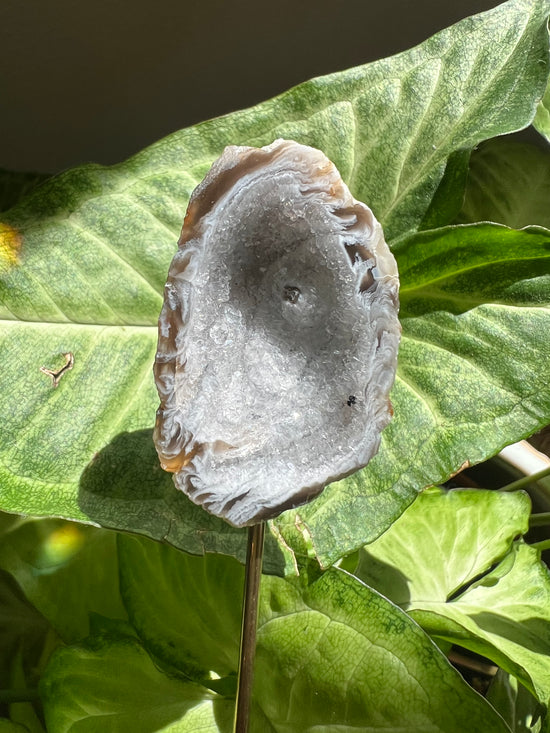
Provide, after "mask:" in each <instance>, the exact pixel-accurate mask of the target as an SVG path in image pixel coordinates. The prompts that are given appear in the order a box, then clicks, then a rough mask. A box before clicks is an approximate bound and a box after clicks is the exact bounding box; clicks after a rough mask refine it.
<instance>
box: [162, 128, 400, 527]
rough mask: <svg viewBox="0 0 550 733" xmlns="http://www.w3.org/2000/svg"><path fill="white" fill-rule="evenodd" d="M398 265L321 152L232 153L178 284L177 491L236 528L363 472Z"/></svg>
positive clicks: (380, 416) (171, 353) (168, 339)
mask: <svg viewBox="0 0 550 733" xmlns="http://www.w3.org/2000/svg"><path fill="white" fill-rule="evenodd" d="M398 287H399V281H398V275H397V267H396V263H395V260H394V258H393V256H392V254H391V252H390V250H389V248H388V246H387V245H386V243H385V241H384V236H383V232H382V228H381V226H380V224H379V223H378V222H377V221H376V219H375V218H374V215H373V214H372V212H371V210H370V209H369V208H368V207H367V206H365V205H364V204H362V203H360V202H358V201H356V200H355V199H354V198H353V197H352V196H351V194H350V192H349V190H348V188H347V186H346V185H345V184H344V182H343V181H342V179H341V177H340V175H339V173H338V171H337V170H336V168H335V167H334V165H333V164H332V163H331V162H330V161H329V160H328V158H326V156H325V155H324V154H323V153H321V152H320V151H319V150H315V149H314V148H310V147H306V146H304V145H299V144H298V143H295V142H292V141H288V140H276V141H275V142H274V143H273V144H271V145H268V146H267V147H264V148H259V149H257V148H250V147H235V146H230V147H227V148H226V149H225V151H224V152H223V154H222V156H221V157H220V158H219V159H218V160H217V161H216V162H215V163H214V165H213V166H212V168H211V170H210V172H209V173H208V174H207V176H206V178H205V179H204V180H203V181H202V183H200V184H199V186H198V187H197V188H196V189H195V191H194V192H193V194H192V196H191V200H190V202H189V207H188V210H187V214H186V217H185V221H184V225H183V230H182V233H181V237H180V240H179V249H178V252H177V253H176V255H175V256H174V259H173V260H172V264H171V266H170V270H169V273H168V280H167V283H166V289H165V295H164V306H163V308H162V312H161V315H160V320H159V341H158V353H157V356H156V362H155V379H156V383H157V388H158V392H159V396H160V400H161V404H160V408H159V410H158V412H157V421H156V427H155V433H154V439H155V443H156V447H157V451H158V453H159V457H160V461H161V464H162V466H163V468H164V469H166V470H167V471H173V472H174V474H175V475H174V481H175V484H176V487H177V488H178V489H181V490H182V491H183V492H184V493H185V494H187V496H189V497H190V498H191V499H192V500H193V501H194V502H195V503H197V504H201V505H202V506H203V507H204V508H205V509H207V510H208V511H209V512H211V513H213V514H216V515H218V516H220V517H223V518H224V519H226V520H227V521H228V522H230V523H231V524H232V525H235V526H237V527H241V526H244V525H247V524H253V523H255V522H258V521H260V520H262V519H266V518H271V517H274V516H276V515H278V514H279V513H281V512H282V511H284V510H285V509H288V508H290V507H295V506H298V505H300V504H303V503H304V502H306V501H309V500H310V499H312V498H313V497H315V496H316V495H317V494H319V493H320V492H321V491H322V489H323V488H324V486H326V485H327V484H328V483H330V482H331V481H335V480H337V479H341V478H343V477H345V476H348V475H349V474H351V473H353V472H354V471H357V470H358V469H359V468H362V467H363V466H365V465H366V464H367V463H368V461H369V460H370V459H371V458H372V456H373V455H374V454H375V453H376V451H377V450H378V446H379V443H380V433H381V431H382V429H383V428H384V427H385V425H386V424H387V423H388V421H389V419H390V417H391V404H390V401H389V397H388V395H389V391H390V388H391V386H392V384H393V381H394V376H395V369H396V359H397V348H398V343H399V335H400V327H399V322H398V318H397V312H398Z"/></svg>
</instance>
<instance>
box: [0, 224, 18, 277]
mask: <svg viewBox="0 0 550 733" xmlns="http://www.w3.org/2000/svg"><path fill="white" fill-rule="evenodd" d="M22 239H23V238H22V237H21V234H20V233H19V232H18V231H17V229H14V228H13V227H10V225H9V224H3V223H2V222H0V274H2V273H3V272H6V271H7V270H9V269H10V267H13V266H14V265H16V264H17V260H18V255H19V250H20V249H21V242H22Z"/></svg>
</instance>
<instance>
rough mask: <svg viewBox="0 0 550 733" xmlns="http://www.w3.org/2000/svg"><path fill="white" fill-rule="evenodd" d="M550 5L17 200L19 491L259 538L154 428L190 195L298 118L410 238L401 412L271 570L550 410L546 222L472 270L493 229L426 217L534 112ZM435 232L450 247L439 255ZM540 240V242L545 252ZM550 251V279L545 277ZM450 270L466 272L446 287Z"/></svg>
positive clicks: (162, 531) (10, 453) (371, 519)
mask: <svg viewBox="0 0 550 733" xmlns="http://www.w3.org/2000/svg"><path fill="white" fill-rule="evenodd" d="M548 12H549V4H548V3H547V2H546V1H544V2H535V0H513V1H512V2H509V3H505V4H504V5H502V6H499V7H497V8H495V9H494V10H492V11H489V12H488V13H484V14H481V15H479V16H475V17H474V18H469V19H467V20H465V21H463V22H462V23H459V24H458V25H456V26H453V27H452V28H450V29H447V30H445V31H442V32H441V33H440V34H438V35H437V36H435V37H434V38H432V39H430V40H428V41H427V42H426V43H424V44H422V45H421V46H419V47H417V48H415V49H412V50H410V51H407V52H405V53H403V54H399V55H398V56H395V57H393V58H391V59H385V60H382V61H380V62H376V63H374V64H369V65H367V66H364V67H359V68H357V69H351V70H349V71H346V72H341V73H339V74H334V75H331V76H328V77H324V78H322V79H317V80H313V81H311V82H307V83H306V84H304V85H301V86H300V87H297V88H296V89H293V90H291V91H289V92H287V93H286V94H284V95H282V96H281V97H278V98H276V99H274V100H271V101H268V102H265V103H264V104H262V105H259V106H258V107H255V108H253V109H250V110H245V111H243V112H238V113H235V114H233V115H230V116H227V117H224V118H220V119H217V120H213V121H210V122H207V123H204V124H201V125H198V126H196V127H194V128H190V129H188V130H183V131H181V132H179V133H176V134H174V135H172V136H171V137H169V138H167V139H166V140H164V141H161V142H160V143H158V144H157V145H155V146H153V147H151V148H149V149H148V150H145V151H144V152H143V153H141V154H140V155H138V156H136V157H135V158H133V159H131V160H130V161H128V162H127V163H124V164H121V165H120V166H115V167H113V168H111V169H105V168H101V167H99V166H87V167H84V168H79V169H76V170H74V171H69V172H67V173H65V174H62V175H60V176H58V177H56V178H55V179H52V180H50V181H46V182H45V183H44V184H43V185H41V186H40V187H39V188H38V189H37V190H36V191H35V192H34V193H31V194H30V195H29V196H28V197H27V198H26V199H25V200H24V201H23V202H21V203H20V204H19V206H18V207H17V208H15V209H13V210H11V211H10V212H9V213H6V214H5V215H4V216H3V217H2V224H1V225H0V237H1V240H2V246H1V247H0V258H1V259H2V273H3V274H2V276H1V282H0V302H1V306H0V318H1V319H2V320H1V332H0V348H1V349H2V355H3V363H4V364H6V365H7V367H6V368H5V369H3V370H2V373H1V374H0V410H1V412H2V414H3V416H4V426H3V428H4V440H3V443H2V448H1V456H0V458H1V469H0V478H1V489H0V506H1V507H2V508H4V509H5V510H7V511H12V512H20V513H27V514H35V515H48V514H52V515H57V516H65V517H70V518H74V519H78V520H81V521H94V522H99V523H101V524H104V525H105V526H109V527H116V528H120V529H128V530H131V531H135V532H141V533H144V534H148V535H151V536H154V537H157V538H161V539H166V540H167V541H168V542H170V543H172V544H174V545H176V546H178V547H180V548H183V549H186V550H188V551H190V552H194V553H201V552H204V551H219V552H225V553H229V554H235V555H236V556H238V557H240V558H241V559H242V558H243V557H244V538H243V535H242V533H240V532H237V531H235V530H232V529H231V528H229V527H227V525H225V524H224V523H223V522H221V521H217V520H214V519H213V518H212V517H209V516H207V515H205V514H204V512H201V511H200V510H198V509H197V508H196V507H195V506H194V505H192V504H190V502H188V501H187V500H185V498H184V497H183V496H181V495H179V494H177V492H175V490H174V489H173V487H172V484H171V479H170V477H167V476H165V475H164V474H162V472H161V471H160V469H159V468H158V463H157V459H156V456H155V453H154V450H153V448H152V444H151V432H150V429H151V426H152V422H153V419H154V412H155V408H156V406H157V403H158V400H157V397H156V393H155V389H154V386H153V381H152V375H151V366H152V362H153V358H154V353H155V343H156V320H157V316H158V313H159V310H160V305H161V293H162V289H163V286H164V281H165V277H166V271H167V267H168V263H169V261H170V258H171V256H172V254H173V252H174V249H175V241H176V238H177V232H178V230H179V227H180V226H181V221H182V219H183V214H184V211H185V206H186V203H187V200H188V197H189V194H190V192H191V190H192V189H193V187H194V186H195V185H196V183H197V182H198V181H199V180H200V179H201V178H202V176H203V175H204V173H205V172H206V170H207V169H208V167H209V165H210V164H211V162H212V161H213V159H214V158H215V157H216V156H217V155H218V154H219V153H220V152H221V150H222V148H223V147H224V145H226V144H227V143H233V144H234V143H247V144H253V145H261V144H263V143H268V142H271V141H272V140H273V139H274V138H275V137H277V136H285V137H292V138H295V139H297V140H298V141H300V142H304V143H307V144H310V145H314V146H317V147H319V148H321V149H322V150H323V151H324V152H325V153H326V154H327V155H328V156H329V157H330V158H331V159H332V160H333V161H334V162H335V163H336V165H337V166H338V168H339V169H340V171H341V173H342V175H343V177H344V179H345V180H346V182H347V183H348V184H349V185H350V188H351V190H352V192H353V193H354V195H355V196H356V197H357V198H360V199H364V200H365V201H366V202H367V203H368V204H369V205H370V206H371V207H372V208H373V210H374V212H375V213H376V215H377V217H378V218H379V219H381V221H382V223H383V225H384V226H385V230H386V235H387V236H388V237H389V238H390V240H392V239H393V240H395V239H396V238H397V237H401V240H400V242H399V243H398V245H396V246H395V252H396V256H397V257H398V259H399V265H400V267H401V270H402V285H403V334H404V338H403V345H402V349H401V356H400V365H399V378H398V381H397V384H396V387H395V390H394V393H393V402H394V409H395V419H394V421H393V423H392V425H391V426H390V427H389V428H388V429H387V430H386V431H385V434H384V438H383V448H382V450H381V452H380V454H379V455H378V456H377V458H376V459H375V460H374V461H373V462H372V463H371V464H370V466H369V468H368V469H367V470H366V471H365V472H362V473H359V474H356V475H355V476H353V477H351V478H350V479H347V480H346V481H344V482H341V483H339V484H334V485H332V486H331V487H329V489H328V490H327V491H326V492H325V494H324V495H323V497H322V499H321V500H319V501H318V502H316V503H314V504H312V505H310V506H309V507H307V508H306V509H304V510H301V511H300V512H299V513H298V514H295V513H292V512H291V513H288V514H286V515H284V516H283V517H282V518H281V520H279V521H278V522H277V524H276V525H275V526H274V527H273V538H275V539H273V538H272V540H271V543H270V544H268V547H267V567H268V568H270V569H271V571H273V572H279V573H282V572H283V571H284V570H285V569H286V570H287V571H288V570H289V569H290V570H291V571H292V570H293V569H294V565H293V558H292V553H291V552H289V549H288V548H289V546H290V547H291V548H292V549H293V551H294V552H295V553H300V552H302V551H304V552H306V553H307V552H308V547H309V548H310V549H311V548H313V549H312V551H314V552H316V553H317V555H318V557H319V558H320V560H321V562H322V563H323V564H325V565H326V564H329V563H330V562H332V561H333V560H334V559H336V558H337V557H339V556H341V555H342V554H344V553H347V552H349V551H351V550H353V549H355V548H357V547H359V546H360V545H362V544H363V543H365V542H367V541H369V540H371V539H373V538H375V537H376V536H378V535H379V534H380V533H381V532H382V531H383V530H384V529H385V528H386V527H387V526H388V525H389V524H390V523H391V522H392V521H393V519H395V517H396V516H398V515H399V514H400V513H401V511H402V510H403V509H404V508H405V507H406V506H407V505H408V504H409V503H410V502H411V500H412V499H413V497H414V495H415V493H416V491H417V490H418V489H419V488H422V487H423V486H426V485H428V484H430V483H433V482H434V481H440V480H442V479H443V478H445V477H446V476H447V475H449V473H451V472H452V471H455V470H456V469H457V468H458V467H459V466H460V465H461V464H462V463H464V462H465V461H470V462H475V461H480V460H483V459H485V458H486V457H487V456H488V455H491V454H493V453H495V452H496V451H497V450H498V449H499V448H501V447H502V446H503V445H504V444H506V443H509V442H511V441H514V440H517V439H518V438H520V437H523V436H524V435H526V434H528V433H530V432H533V431H534V430H536V429H537V428H538V427H539V426H541V425H542V424H544V423H545V422H547V421H548V417H549V414H550V410H549V402H550V395H549V394H548V387H547V384H546V383H545V379H544V378H543V375H542V374H541V364H543V363H545V360H546V361H548V348H549V347H548V339H547V337H546V334H547V332H548V328H549V325H548V324H549V322H548V310H547V309H546V307H545V304H547V303H548V302H549V301H550V295H549V289H548V280H547V278H545V277H544V274H545V273H547V263H548V249H547V246H548V239H547V238H545V237H547V235H545V234H544V233H539V234H538V235H537V236H538V239H537V241H536V243H535V239H536V237H535V236H534V235H531V234H525V235H519V234H518V235H517V237H518V238H517V239H514V236H516V235H511V234H508V233H503V231H502V230H498V231H497V230H495V231H493V232H487V231H486V230H485V229H483V231H482V233H483V237H485V235H487V236H488V237H489V238H490V241H491V242H493V243H495V246H496V247H497V248H498V247H501V248H502V247H503V246H504V243H506V244H507V245H508V255H507V262H506V263H505V265H503V264H502V263H501V262H500V261H499V260H498V259H495V258H493V259H489V261H488V262H486V263H485V265H484V267H485V269H484V278H483V279H482V278H476V277H473V278H472V279H470V278H468V277H466V278H465V279H463V280H461V279H460V277H459V275H460V274H461V273H462V272H463V269H464V262H465V258H466V260H467V259H468V256H470V255H472V256H473V257H474V260H475V250H476V246H475V245H476V244H477V243H479V241H480V240H481V234H479V233H478V234H476V231H475V230H474V229H473V228H472V229H469V230H467V231H466V230H462V229H460V230H449V229H444V230H438V232H436V233H435V234H434V233H433V232H432V233H424V234H422V235H417V236H415V237H413V238H412V239H411V238H410V237H407V235H409V234H410V233H411V232H414V230H415V229H417V228H418V226H420V224H421V223H422V222H423V221H424V219H425V216H426V213H427V212H428V210H429V209H430V207H431V205H432V201H433V197H434V194H435V192H436V190H438V186H439V185H440V183H441V181H442V176H443V174H444V172H445V171H446V169H447V161H448V158H449V156H453V155H454V154H455V152H456V151H458V150H464V149H468V148H471V147H472V146H473V145H475V144H476V143H477V142H479V141H480V140H482V139H484V138H487V137H489V136H491V135H496V134H501V133H504V132H507V131H510V130H513V129H517V128H518V127H522V126H524V125H526V124H528V123H529V122H530V120H531V118H532V116H533V114H534V110H535V105H536V103H537V100H538V99H539V98H540V96H541V94H542V92H543V89H544V85H545V83H546V76H547V58H548V38H547V30H546V17H547V15H548ZM503 99H506V105H503V104H502V100H503ZM451 178H452V177H451ZM451 189H453V191H454V193H456V185H451ZM448 190H450V189H448ZM453 195H454V194H453ZM435 213H437V212H435ZM435 213H434V212H432V214H433V217H432V220H433V221H439V220H440V219H441V212H440V214H439V215H438V216H436V215H435ZM456 232H459V233H458V234H457V233H456ZM521 236H524V237H525V239H520V237H521ZM404 237H405V238H404ZM417 237H419V238H417ZM426 237H427V238H428V240H430V241H431V242H432V243H436V241H437V242H438V246H440V247H442V248H443V249H444V251H445V252H446V255H447V257H448V262H445V261H444V260H443V259H442V258H441V257H440V258H437V257H436V258H435V260H434V261H433V262H429V261H428V260H427V257H426V254H425V253H426V252H427V251H428V249H429V245H426V246H423V245H424V244H425V243H426V241H427V240H426ZM447 237H448V238H449V239H447ZM512 240H513V241H512ZM527 242H528V245H527V244H526V243H527ZM524 246H529V247H530V248H531V249H530V251H531V250H533V248H535V249H536V250H537V253H536V254H531V255H530V256H529V259H530V260H531V262H527V263H526V262H525V261H524V258H523V256H522V251H523V247H524ZM489 257H490V255H489ZM535 260H536V261H537V263H538V265H539V266H540V267H542V275H543V277H536V278H533V276H532V272H533V270H532V268H530V265H531V264H534V261H535ZM449 263H451V269H450V266H449ZM453 263H454V265H453ZM452 266H454V267H455V271H454V272H453V271H452ZM545 268H546V269H545ZM466 269H467V270H470V269H471V270H474V269H475V268H474V267H470V266H469V265H468V264H467V267H466ZM540 272H541V270H540V268H539V274H540ZM419 273H422V274H419ZM434 283H435V284H436V286H437V287H435V288H434ZM441 283H443V284H448V285H449V287H450V286H451V284H452V286H453V287H458V286H460V287H461V288H462V289H461V290H457V291H456V292H455V295H454V296H453V297H451V298H449V297H448V295H447V294H445V297H444V298H443V303H442V298H441V293H440V292H439V286H440V285H441ZM487 283H504V285H505V288H506V300H505V304H504V305H503V304H501V303H500V298H499V300H498V302H497V303H496V304H495V303H494V302H493V301H494V299H495V294H494V288H493V291H491V288H490V287H489V289H487V287H486V284H487ZM434 292H435V295H436V296H437V297H434ZM474 305H475V306H479V307H478V308H474V307H473V306H474ZM69 353H70V354H72V355H73V357H74V366H73V368H72V369H70V370H67V371H65V372H63V373H62V375H61V376H60V380H59V386H58V387H57V388H54V386H53V380H52V379H51V378H50V377H49V376H48V375H47V374H45V373H44V372H42V371H40V368H41V367H45V368H46V369H49V370H53V371H56V370H59V369H61V368H63V366H64V365H65V357H64V356H63V354H69ZM489 425H490V426H491V431H488V430H487V426H489ZM366 518H368V520H367V519H366ZM277 538H278V539H281V538H283V541H281V542H279V544H278V545H277V542H276V539H277Z"/></svg>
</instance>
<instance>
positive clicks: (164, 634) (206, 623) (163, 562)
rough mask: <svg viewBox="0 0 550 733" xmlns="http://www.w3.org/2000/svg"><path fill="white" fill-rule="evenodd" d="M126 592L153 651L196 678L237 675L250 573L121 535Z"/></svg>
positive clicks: (139, 628) (135, 621)
mask: <svg viewBox="0 0 550 733" xmlns="http://www.w3.org/2000/svg"><path fill="white" fill-rule="evenodd" d="M118 552H119V562H120V581H121V592H122V595H123V598H124V602H125V604H126V609H127V611H128V614H129V617H130V621H131V623H132V624H133V626H134V628H135V629H136V630H137V631H138V633H139V635H140V637H141V639H142V640H143V642H144V644H145V646H146V647H147V649H149V651H151V652H152V653H154V654H155V655H156V656H158V657H159V658H160V659H163V660H164V661H166V662H168V663H169V664H171V665H173V666H175V667H177V668H178V669H179V670H181V671H183V672H185V673H186V674H188V675H190V676H192V677H194V678H195V679H200V678H201V677H202V678H206V676H207V675H208V673H209V672H215V673H216V675H217V676H219V677H224V676H226V675H228V674H231V673H233V674H235V675H236V672H237V667H238V659H239V640H240V633H241V605H242V594H243V587H244V571H243V567H242V565H240V564H239V563H237V562H234V561H233V562H223V561H222V562H220V560H219V558H218V556H216V555H205V557H193V556H191V555H187V554H184V553H181V552H179V551H178V550H175V549H174V548H172V547H169V546H167V545H162V544H160V543H158V542H151V540H147V539H145V538H139V537H129V536H124V535H120V536H119V538H118Z"/></svg>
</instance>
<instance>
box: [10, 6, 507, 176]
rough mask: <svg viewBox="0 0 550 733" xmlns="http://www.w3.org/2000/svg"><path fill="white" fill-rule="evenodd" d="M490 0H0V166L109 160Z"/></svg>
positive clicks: (403, 42)
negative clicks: (153, 0) (451, 0)
mask: <svg viewBox="0 0 550 733" xmlns="http://www.w3.org/2000/svg"><path fill="white" fill-rule="evenodd" d="M496 4H498V3H497V2H496V1H495V0H458V1H457V2H456V3H452V4H451V3H445V2H441V0H385V2H383V3H375V2H372V0H331V1H330V2H329V0H277V2H269V3H262V2H261V0H255V1H253V0H234V1H233V2H227V1H226V2H224V1H223V0H202V1H199V2H197V1H195V0H193V1H192V0H156V1H155V2H152V1H151V0H132V2H130V1H129V0H94V1H93V2H86V1H85V0H49V1H47V2H45V1H44V0H0V90H1V102H0V105H1V109H0V168H8V169H12V170H21V171H24V170H35V171H41V172H51V173H53V172H56V171H59V170H62V169H64V168H67V167H70V166H73V165H76V164H78V163H82V162H87V161H95V162H99V163H106V164H108V163H116V162H119V161H121V160H123V159H124V158H126V157H128V156H129V155H131V154H133V153H135V152H137V151H138V150H140V149H141V148H143V147H145V146H146V145H149V144H150V143H152V142H154V141H155V140H158V139H159V138H161V137H163V136H164V135H167V134H168V133H170V132H172V131H174V130H177V129H179V128H181V127H185V126H187V125H190V124H192V123H194V122H199V121H200V120H203V119H207V118H208V117H213V116H216V115H220V114H224V113H226V112H230V111H232V110H235V109H239V108H241V107H247V106H250V105H252V104H255V103H256V102H260V101H262V100H263V99H267V98H269V97H272V96H274V95H276V94H278V93H279V92H282V91H284V90H285V89H287V88H289V87H290V86H293V85H295V84H297V83H299V82H301V81H305V80H306V79H309V78H310V77H312V76H318V75H320V74H326V73H329V72H332V71H338V70H341V69H345V68H348V67H350V66H355V65H358V64H361V63H365V62H367V61H372V60H374V59H377V58H380V57H382V56H388V55H391V54H394V53H397V52H398V51H402V50H404V49H406V48H408V47H410V46H413V45H416V44H417V43H420V42H421V41H423V40H424V39H425V38H427V37H428V36H430V35H432V34H433V33H435V32H436V31H437V30H439V29H441V28H443V27H445V26H447V25H450V24H451V23H453V22H455V21H457V20H460V19H461V18H463V17H465V16H467V15H471V14H473V13H476V12H480V11H482V10H487V9H488V8H490V7H493V6H494V5H496Z"/></svg>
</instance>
